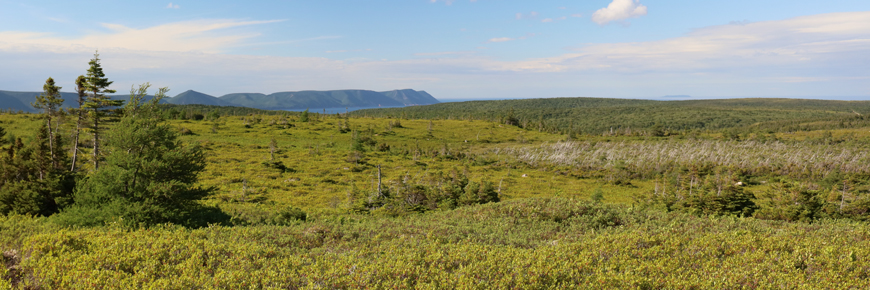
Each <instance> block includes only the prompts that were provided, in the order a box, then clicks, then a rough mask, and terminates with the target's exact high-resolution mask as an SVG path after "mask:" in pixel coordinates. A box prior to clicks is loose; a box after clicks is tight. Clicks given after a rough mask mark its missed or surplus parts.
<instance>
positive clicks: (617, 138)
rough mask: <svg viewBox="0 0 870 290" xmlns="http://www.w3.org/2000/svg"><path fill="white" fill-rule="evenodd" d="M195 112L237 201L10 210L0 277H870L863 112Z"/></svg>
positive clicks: (300, 283) (19, 124)
mask: <svg viewBox="0 0 870 290" xmlns="http://www.w3.org/2000/svg"><path fill="white" fill-rule="evenodd" d="M173 108H176V109H177V108H179V107H173ZM177 112H178V111H177ZM180 114H181V113H176V115H180ZM186 114H187V115H189V117H186V118H188V119H186V120H179V119H171V120H168V121H166V122H167V123H165V124H166V125H168V126H169V128H171V129H172V131H173V132H176V133H177V134H178V140H180V141H181V145H183V147H184V148H192V147H189V146H194V145H198V146H200V147H199V148H201V149H202V152H204V153H205V161H206V162H205V166H204V170H203V171H202V172H200V174H199V177H198V181H197V182H196V185H197V187H198V188H206V189H211V190H212V194H211V195H209V196H207V197H206V198H204V199H202V200H200V201H199V203H200V204H201V205H202V206H203V207H202V208H203V209H219V210H220V213H221V214H224V215H226V216H228V217H229V220H223V221H220V222H216V223H212V224H211V225H209V226H206V227H200V228H197V227H182V226H180V225H172V224H162V225H157V226H142V227H137V226H135V225H134V226H131V225H129V224H125V223H124V221H123V220H120V219H118V220H115V221H111V222H108V223H106V224H105V225H102V226H97V227H74V226H66V225H63V222H59V221H62V220H61V219H58V218H56V217H55V216H51V217H31V216H22V215H16V214H9V215H7V216H0V252H2V259H3V260H2V262H3V264H5V267H0V276H2V277H3V279H0V287H4V286H6V287H11V288H16V289H99V288H157V289H191V288H197V289H217V288H220V289H228V288H229V289H243V288H244V289H266V288H269V289H271V288H291V289H300V288H306V289H308V288H328V289H333V288H432V289H443V288H463V289H468V288H481V289H483V288H487V289H488V288H496V289H504V288H581V289H585V288H638V289H660V288H680V289H685V288H693V289H709V288H713V289H720V288H750V289H752V288H787V289H793V288H837V289H844V288H845V289H848V288H865V287H866V286H867V285H868V284H870V280H868V279H870V263H868V259H870V250H868V249H870V247H868V246H870V245H868V243H870V241H868V238H870V235H868V234H870V228H868V227H867V225H866V222H864V221H863V220H865V219H866V217H868V215H867V212H868V208H870V194H868V185H867V176H868V171H870V168H868V167H867V164H868V161H870V160H868V158H870V156H868V155H867V153H866V152H867V149H868V146H867V143H866V142H864V141H863V140H864V138H866V134H865V133H862V132H863V131H867V128H863V127H862V128H851V129H840V130H836V131H833V132H831V131H826V130H818V131H798V132H771V133H764V132H760V133H752V134H749V135H742V136H736V137H735V136H725V135H726V134H722V133H721V132H700V133H699V132H694V133H692V134H684V133H685V132H680V133H676V134H671V136H669V137H668V136H658V137H657V136H636V135H627V136H626V135H619V134H613V135H610V134H603V135H597V134H596V135H573V136H572V135H570V134H566V135H559V134H552V133H547V132H546V131H547V130H537V129H533V128H532V129H530V128H525V129H524V128H520V127H518V126H515V125H510V124H505V123H497V122H490V121H483V120H453V119H433V120H423V119H405V118H401V117H381V118H371V117H351V116H345V115H321V114H316V113H290V112H287V113H282V112H271V113H270V114H258V113H250V114H246V115H240V116H232V115H221V114H220V113H204V114H201V113H194V112H187V113H186ZM67 118H68V117H67ZM306 119H307V120H306ZM61 120H62V118H61ZM43 121H44V119H42V118H41V117H40V116H38V115H30V114H18V115H0V127H2V128H4V129H5V132H6V137H4V140H6V141H10V140H11V141H10V142H6V143H2V142H0V145H3V144H10V143H14V142H16V139H17V138H21V139H22V140H24V141H23V142H31V141H32V140H37V139H38V138H36V137H34V136H35V135H36V134H35V133H36V132H37V131H39V130H40V128H41V127H40V124H41V123H42V122H43ZM66 122H67V125H66V126H67V127H66V128H68V127H69V120H67V121H66ZM146 123H147V122H146ZM121 124H136V123H135V122H134V123H121ZM148 124H150V123H148ZM112 126H118V125H114V124H110V125H109V131H110V132H111V130H113V129H112V128H113V127H112ZM125 126H129V125H125ZM62 128H64V127H62ZM726 133H727V134H731V133H729V132H726ZM665 135H668V134H665ZM10 136H11V138H10ZM111 138H115V137H111ZM111 138H110V139H111ZM23 142H22V143H23ZM34 142H35V141H34ZM109 144H110V145H111V144H112V143H111V142H110V143H109ZM128 145H129V144H128ZM3 146H5V145H3ZM10 146H11V145H10ZM19 152H21V151H19ZM108 154H114V153H112V152H109V153H108ZM3 160H7V159H3ZM10 160H11V159H10ZM107 160H111V158H107ZM4 162H6V161H4ZM80 162H82V161H80ZM88 162H89V161H88V160H85V161H84V163H85V164H86V163H88ZM4 166H5V164H4ZM82 170H83V171H88V170H91V168H89V167H84V168H83V169H82ZM82 175H83V176H90V178H93V177H92V176H93V175H94V174H92V173H82ZM379 184H380V190H379V186H378V185H379ZM492 193H495V194H496V197H497V198H493V197H492V196H489V195H487V194H492ZM451 194H452V195H451ZM386 197H389V199H387V198H386ZM469 198H470V199H472V200H470V199H469ZM493 201H499V202H493ZM481 203H483V204H481ZM61 213H62V214H64V213H65V212H64V211H63V210H62V212H61ZM67 214H68V212H67Z"/></svg>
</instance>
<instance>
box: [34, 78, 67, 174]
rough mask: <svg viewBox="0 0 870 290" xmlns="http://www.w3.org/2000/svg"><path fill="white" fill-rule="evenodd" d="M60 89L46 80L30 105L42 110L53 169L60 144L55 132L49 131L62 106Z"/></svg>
mask: <svg viewBox="0 0 870 290" xmlns="http://www.w3.org/2000/svg"><path fill="white" fill-rule="evenodd" d="M60 89H61V87H58V86H57V85H55V83H54V79H52V78H48V80H46V81H45V85H43V86H42V90H43V93H42V95H39V96H37V97H36V102H33V103H31V105H33V107H34V108H37V109H41V110H43V113H44V114H45V115H44V117H45V119H46V122H47V126H46V130H47V131H48V132H47V133H48V150H49V155H50V156H51V160H52V165H53V166H54V167H57V166H58V162H57V159H58V157H57V154H55V151H56V150H55V148H58V150H60V144H57V143H58V142H57V134H56V133H57V132H54V131H52V129H51V121H52V120H53V119H56V118H55V117H56V116H57V114H58V109H60V106H61V105H63V98H62V97H61V96H60Z"/></svg>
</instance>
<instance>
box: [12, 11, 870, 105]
mask: <svg viewBox="0 0 870 290" xmlns="http://www.w3.org/2000/svg"><path fill="white" fill-rule="evenodd" d="M217 22H220V21H217ZM220 23H222V22H220ZM110 27H112V28H113V30H112V31H122V32H113V33H120V34H124V33H127V32H123V31H124V30H125V29H129V28H126V27H123V26H110ZM146 30H147V29H146ZM133 31H138V30H135V29H133ZM531 36H533V35H529V36H524V37H531ZM22 38H24V39H31V38H33V39H46V38H50V36H47V35H45V34H38V33H28V32H14V33H13V32H0V63H2V64H3V67H4V68H5V69H4V70H0V89H8V90H33V91H38V90H40V88H41V86H42V82H43V81H44V80H45V78H46V77H48V76H52V77H55V79H57V80H58V81H59V82H61V83H60V85H61V86H64V87H65V88H71V87H73V85H72V81H73V80H74V79H75V76H77V75H79V74H82V73H84V71H85V69H86V68H87V61H88V59H89V58H90V57H91V55H92V54H93V46H89V45H82V44H77V45H74V46H70V45H67V44H65V43H61V42H45V43H40V42H24V43H19V42H14V41H16V40H19V39H22ZM519 39H522V37H514V38H509V37H504V38H493V39H491V41H492V42H497V41H509V40H519ZM239 41H240V42H241V43H242V44H244V42H245V41H248V40H247V39H245V38H242V39H241V40H239ZM76 43H81V41H77V42H76ZM182 44H184V43H182ZM218 48H220V46H219V47H218ZM479 49H482V48H479ZM218 50H219V49H218ZM485 52H486V51H485V50H481V51H478V52H477V53H460V52H456V53H454V52H436V53H422V54H418V55H416V56H415V57H412V58H409V59H404V60H390V61H381V60H353V61H351V60H335V59H330V58H318V57H278V56H251V55H228V54H215V53H202V52H196V50H186V51H165V50H163V49H161V50H159V51H154V50H144V49H137V48H135V47H133V46H129V47H127V46H125V47H118V48H104V47H100V53H101V55H102V58H103V65H104V68H105V69H106V73H107V74H108V77H109V78H110V79H111V80H114V81H116V84H115V86H116V87H113V88H114V89H117V90H119V91H124V90H125V89H126V88H127V87H129V86H130V85H131V84H138V83H141V82H144V81H150V82H151V83H154V84H155V86H169V87H171V88H173V89H174V91H176V92H181V91H183V90H186V89H195V90H199V91H203V92H206V93H210V94H213V95H218V96H219V95H222V94H225V93H231V92H263V93H270V92H276V91H291V90H306V89H312V90H320V89H323V90H325V89H339V88H361V89H374V90H390V89H395V88H406V87H411V88H415V89H425V90H427V91H429V92H430V93H433V95H435V96H436V97H438V98H442V97H448V98H471V97H478V98H479V97H484V98H485V97H488V96H492V97H495V96H498V97H499V98H509V97H532V96H534V97H544V96H548V97H549V96H566V97H567V96H580V95H587V96H617V97H619V96H625V97H631V96H634V97H643V96H656V95H658V96H661V95H667V94H672V93H673V91H680V93H681V94H690V95H713V96H802V95H808V94H815V95H829V96H830V95H842V96H849V95H861V94H863V95H867V92H870V85H868V84H870V83H868V82H867V80H868V79H870V71H868V70H867V69H866V68H867V67H870V58H868V57H867V55H870V12H851V13H834V14H821V15H812V16H804V17H797V18H792V19H786V20H779V21H766V22H754V23H743V24H739V25H738V24H727V25H720V26H711V27H706V28H702V29H698V30H695V31H693V32H691V33H688V34H686V35H684V36H682V37H675V38H669V39H662V40H657V41H646V42H631V43H599V44H587V45H584V46H582V47H579V48H577V49H576V51H574V52H571V53H566V54H563V55H554V56H552V57H547V58H536V59H526V60H520V61H503V60H498V59H494V58H491V57H488V56H487V55H486V54H485Z"/></svg>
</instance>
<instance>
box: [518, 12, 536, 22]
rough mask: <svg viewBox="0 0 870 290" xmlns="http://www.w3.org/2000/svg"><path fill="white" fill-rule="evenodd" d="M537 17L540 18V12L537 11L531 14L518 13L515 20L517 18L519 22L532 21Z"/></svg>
mask: <svg viewBox="0 0 870 290" xmlns="http://www.w3.org/2000/svg"><path fill="white" fill-rule="evenodd" d="M535 17H538V12H537V11H532V12H529V14H524V13H517V14H516V17H515V18H516V19H517V20H521V19H532V18H535Z"/></svg>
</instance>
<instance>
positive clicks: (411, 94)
mask: <svg viewBox="0 0 870 290" xmlns="http://www.w3.org/2000/svg"><path fill="white" fill-rule="evenodd" d="M0 94H2V95H0V108H3V109H9V108H13V109H15V110H22V111H26V112H35V111H36V110H35V109H34V108H33V107H32V106H30V103H31V102H33V101H34V100H35V98H36V96H38V95H40V94H41V92H12V91H0ZM61 97H63V99H64V103H63V107H65V108H71V107H78V103H77V102H76V99H77V98H78V95H77V94H76V93H61ZM110 97H111V98H112V99H120V100H127V99H128V98H129V95H111V96H110ZM150 97H151V96H149V98H150ZM146 99H148V98H146ZM163 102H164V103H168V104H176V105H208V106H237V107H249V108H256V109H264V110H294V109H297V110H301V109H308V108H310V109H322V108H344V107H402V106H413V105H428V104H437V103H439V101H438V100H437V99H435V98H434V97H432V95H430V94H429V93H426V92H425V91H415V90H412V89H403V90H393V91H386V92H375V91H370V90H332V91H298V92H278V93H272V94H269V95H266V94H260V93H233V94H227V95H223V96H221V97H220V98H216V97H214V96H210V95H207V94H203V93H200V92H197V91H193V90H188V91H185V92H183V93H181V94H178V95H176V96H175V97H173V98H166V99H164V100H163Z"/></svg>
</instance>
